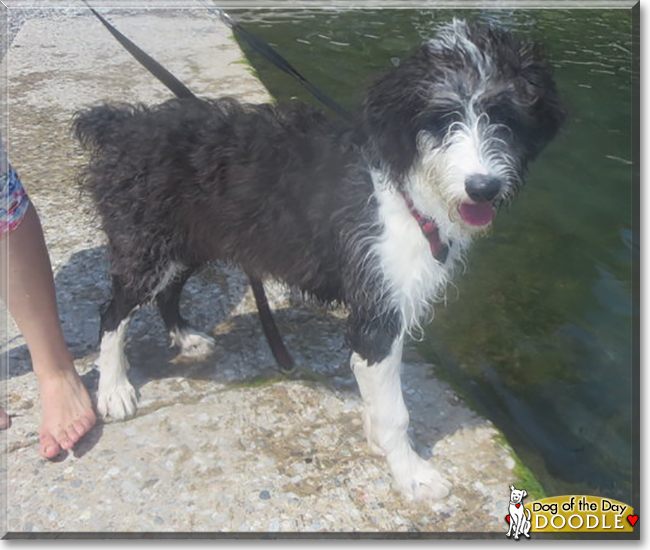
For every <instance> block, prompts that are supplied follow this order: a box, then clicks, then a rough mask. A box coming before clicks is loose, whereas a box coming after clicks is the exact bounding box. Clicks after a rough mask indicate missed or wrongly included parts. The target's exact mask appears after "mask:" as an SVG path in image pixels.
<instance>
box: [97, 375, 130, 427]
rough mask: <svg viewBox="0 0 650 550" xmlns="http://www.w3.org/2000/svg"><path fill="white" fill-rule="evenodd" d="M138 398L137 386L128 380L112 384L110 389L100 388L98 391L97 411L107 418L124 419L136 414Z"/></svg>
mask: <svg viewBox="0 0 650 550" xmlns="http://www.w3.org/2000/svg"><path fill="white" fill-rule="evenodd" d="M137 405H138V399H137V397H136V394H135V388H134V387H133V386H132V385H131V384H130V383H129V382H128V381H126V383H123V384H120V385H117V386H112V387H111V388H108V389H103V388H101V387H100V388H99V391H98V392H97V412H98V413H99V414H100V415H101V416H102V417H103V418H106V417H107V416H110V417H111V418H114V419H115V420H124V419H125V418H128V417H130V416H133V415H135V411H136V410H137Z"/></svg>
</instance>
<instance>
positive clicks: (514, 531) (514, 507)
mask: <svg viewBox="0 0 650 550" xmlns="http://www.w3.org/2000/svg"><path fill="white" fill-rule="evenodd" d="M527 496H528V493H527V492H526V491H525V490H523V489H522V490H521V491H519V490H517V489H515V486H514V485H510V503H509V504H508V515H507V516H506V521H507V522H508V523H509V524H510V528H509V529H508V532H507V533H506V537H511V536H513V535H514V539H515V540H518V539H519V535H524V536H525V537H526V538H527V539H529V538H530V534H529V533H530V525H531V523H530V520H531V519H532V515H531V513H530V510H528V509H527V508H526V507H525V506H524V502H523V501H524V498H525V497H527Z"/></svg>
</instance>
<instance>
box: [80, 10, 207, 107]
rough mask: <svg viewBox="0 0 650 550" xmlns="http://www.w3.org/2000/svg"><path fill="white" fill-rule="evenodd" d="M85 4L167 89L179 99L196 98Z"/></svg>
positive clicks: (183, 85)
mask: <svg viewBox="0 0 650 550" xmlns="http://www.w3.org/2000/svg"><path fill="white" fill-rule="evenodd" d="M83 2H84V4H86V6H88V9H89V10H90V11H91V12H93V14H94V16H95V17H97V19H99V20H100V21H101V23H102V25H104V27H106V28H107V29H108V32H110V33H111V34H112V35H113V36H114V37H115V38H116V39H117V41H118V42H119V43H120V44H121V45H122V46H123V47H124V49H125V50H126V51H128V52H129V53H130V54H131V55H132V56H133V57H135V59H136V60H137V61H138V62H139V63H140V65H142V66H143V67H144V68H145V69H147V70H148V71H149V72H150V73H151V74H152V75H154V76H155V77H156V78H157V79H158V80H160V82H162V83H163V84H164V85H165V86H167V88H169V89H170V90H171V91H172V92H173V93H174V95H176V96H177V97H196V96H195V95H194V94H193V93H192V91H191V90H190V89H189V88H188V87H187V86H185V84H183V83H182V82H181V81H180V80H178V78H176V77H175V76H174V75H173V74H172V73H170V72H169V71H168V70H167V69H165V67H163V66H162V65H161V64H160V63H158V62H157V61H156V60H155V59H154V58H153V57H151V56H150V55H149V54H147V53H146V52H144V51H143V50H141V49H140V48H139V47H138V46H136V45H135V44H134V43H133V42H131V40H129V39H128V38H127V37H126V36H124V35H123V34H122V33H121V32H120V31H118V30H117V29H116V28H115V27H114V26H113V25H111V24H110V23H109V22H108V21H106V19H104V18H103V17H102V16H101V15H100V14H99V13H97V12H96V11H95V10H94V9H93V8H92V6H91V5H90V4H89V3H88V2H87V1H86V0H83Z"/></svg>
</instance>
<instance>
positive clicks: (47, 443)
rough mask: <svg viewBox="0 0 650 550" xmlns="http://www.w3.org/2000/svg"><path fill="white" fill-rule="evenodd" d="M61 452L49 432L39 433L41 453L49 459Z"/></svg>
mask: <svg viewBox="0 0 650 550" xmlns="http://www.w3.org/2000/svg"><path fill="white" fill-rule="evenodd" d="M60 452H61V446H60V445H59V443H58V442H57V440H56V439H54V437H53V436H52V435H51V434H49V433H44V434H41V455H42V456H43V457H44V458H47V459H49V460H51V459H53V458H56V457H57V455H58V454H59V453H60Z"/></svg>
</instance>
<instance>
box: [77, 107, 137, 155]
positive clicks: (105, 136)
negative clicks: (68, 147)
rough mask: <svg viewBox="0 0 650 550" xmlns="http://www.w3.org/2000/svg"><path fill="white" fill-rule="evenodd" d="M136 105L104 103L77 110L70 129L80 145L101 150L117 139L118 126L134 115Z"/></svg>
mask: <svg viewBox="0 0 650 550" xmlns="http://www.w3.org/2000/svg"><path fill="white" fill-rule="evenodd" d="M137 110H139V108H138V107H134V106H132V105H127V104H122V105H120V104H108V103H107V104H104V105H99V106H96V107H91V108H90V109H86V110H82V111H77V112H76V113H75V115H74V118H73V121H72V131H73V133H74V135H75V137H76V138H77V139H78V140H79V142H80V143H81V145H82V146H83V147H84V148H85V149H88V150H91V151H97V150H101V149H103V148H104V147H106V146H107V145H110V144H111V143H115V142H116V141H118V140H119V135H120V132H119V128H120V127H121V126H123V125H124V123H125V122H126V121H127V120H129V119H131V118H133V116H135V115H136V111H137Z"/></svg>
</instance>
